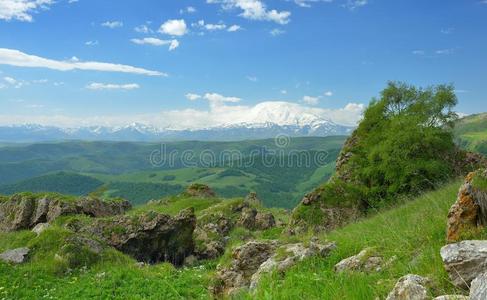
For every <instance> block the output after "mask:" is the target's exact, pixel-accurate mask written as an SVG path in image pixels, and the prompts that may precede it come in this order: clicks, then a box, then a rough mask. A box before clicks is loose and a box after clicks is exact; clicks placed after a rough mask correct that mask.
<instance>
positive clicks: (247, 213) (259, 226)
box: [237, 207, 276, 230]
mask: <svg viewBox="0 0 487 300" xmlns="http://www.w3.org/2000/svg"><path fill="white" fill-rule="evenodd" d="M237 225H239V226H242V227H245V228H247V229H249V230H266V229H269V228H272V227H274V226H276V221H275V219H274V215H272V214H271V213H265V212H258V211H257V209H255V208H253V207H245V208H243V209H242V213H241V215H240V218H239V220H238V221H237Z"/></svg>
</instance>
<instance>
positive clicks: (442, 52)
mask: <svg viewBox="0 0 487 300" xmlns="http://www.w3.org/2000/svg"><path fill="white" fill-rule="evenodd" d="M435 53H436V54H438V55H450V54H453V53H455V49H440V50H436V51H435Z"/></svg>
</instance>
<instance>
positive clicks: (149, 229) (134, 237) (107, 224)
mask: <svg viewBox="0 0 487 300" xmlns="http://www.w3.org/2000/svg"><path fill="white" fill-rule="evenodd" d="M195 226H196V217H195V215H194V211H193V209H192V208H189V209H185V210H183V211H181V212H180V213H179V214H178V215H177V216H175V217H171V216H169V215H164V214H159V213H155V212H148V213H144V214H141V215H136V216H125V215H124V216H118V217H112V218H103V219H96V220H95V221H94V222H93V223H92V224H90V225H88V226H87V227H84V228H82V229H81V232H83V233H89V234H92V235H95V236H96V237H98V238H99V239H101V240H102V241H104V242H106V243H107V244H108V245H110V246H112V247H115V248H116V249H118V250H119V251H121V252H123V253H126V254H128V255H130V256H132V257H134V258H135V259H137V260H138V261H141V262H146V263H157V262H160V261H167V262H171V263H173V264H174V265H177V266H179V265H181V264H182V263H183V262H184V259H185V258H186V257H187V256H189V255H191V254H192V253H193V249H194V241H193V231H194V229H195Z"/></svg>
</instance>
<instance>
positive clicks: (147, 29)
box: [134, 25, 152, 33]
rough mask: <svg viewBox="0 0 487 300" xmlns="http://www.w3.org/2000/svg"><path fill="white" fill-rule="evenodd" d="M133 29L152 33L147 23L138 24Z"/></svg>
mask: <svg viewBox="0 0 487 300" xmlns="http://www.w3.org/2000/svg"><path fill="white" fill-rule="evenodd" d="M134 30H135V32H138V33H152V30H151V29H150V28H149V26H147V25H139V26H137V27H135V28H134Z"/></svg>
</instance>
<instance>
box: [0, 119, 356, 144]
mask: <svg viewBox="0 0 487 300" xmlns="http://www.w3.org/2000/svg"><path fill="white" fill-rule="evenodd" d="M139 125H140V124H131V125H127V126H123V127H101V126H96V127H79V128H60V127H53V126H42V125H34V124H26V125H15V126H0V142H40V141H60V140H91V141H97V140H100V141H101V140H107V141H158V140H214V141H220V140H246V139H264V138H274V137H276V136H277V135H288V136H290V137H299V136H330V135H348V134H349V133H350V132H351V130H352V129H353V128H352V127H348V126H342V125H338V124H335V123H330V122H323V123H316V122H314V123H312V124H306V125H278V124H275V123H270V122H266V123H254V124H249V123H241V124H231V125H222V126H215V127H209V128H202V129H183V130H167V129H158V128H155V127H152V126H148V125H144V126H139Z"/></svg>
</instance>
